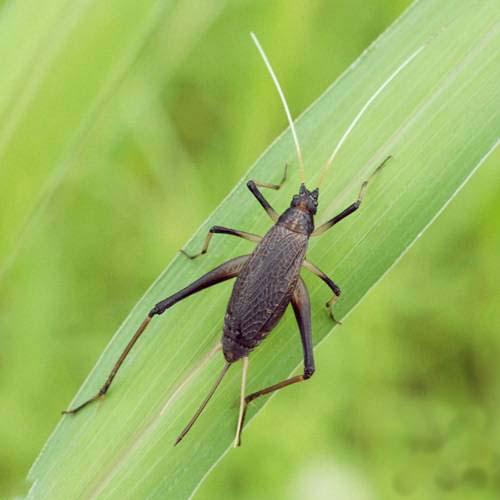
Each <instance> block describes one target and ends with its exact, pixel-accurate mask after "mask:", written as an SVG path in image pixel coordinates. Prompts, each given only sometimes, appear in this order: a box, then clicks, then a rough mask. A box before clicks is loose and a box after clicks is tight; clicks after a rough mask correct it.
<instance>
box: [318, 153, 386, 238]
mask: <svg viewBox="0 0 500 500" xmlns="http://www.w3.org/2000/svg"><path fill="white" fill-rule="evenodd" d="M391 158H392V156H388V157H387V158H386V159H385V160H384V161H383V162H382V163H381V164H380V165H379V166H378V167H377V168H376V169H375V170H374V171H373V172H372V174H371V175H370V177H368V179H367V180H366V181H365V182H363V184H361V189H360V190H359V194H358V199H357V200H356V201H355V202H354V203H352V204H351V205H349V206H348V207H347V208H346V209H345V210H342V212H340V213H339V214H338V215H336V216H335V217H333V218H332V219H330V220H329V221H327V222H325V223H324V224H322V225H321V226H319V227H318V229H316V231H314V232H313V233H312V234H311V236H319V235H320V234H323V233H324V232H326V231H328V229H330V228H331V227H333V226H335V224H338V223H339V222H340V221H341V220H343V219H345V218H346V217H348V216H349V215H351V214H352V213H353V212H355V211H356V210H357V209H358V208H359V207H360V205H361V202H362V201H363V198H364V197H365V194H366V190H367V188H368V184H369V183H370V181H371V180H372V178H373V177H374V176H375V175H376V174H377V173H378V172H380V170H382V168H383V167H384V165H385V164H386V163H387V162H388V161H389V160H390V159H391Z"/></svg>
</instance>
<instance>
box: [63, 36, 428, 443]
mask: <svg viewBox="0 0 500 500" xmlns="http://www.w3.org/2000/svg"><path fill="white" fill-rule="evenodd" d="M251 37H252V39H253V41H254V43H255V45H256V47H257V49H258V51H259V53H260V55H261V56H262V59H263V60H264V63H265V65H266V67H267V70H268V71H269V74H270V76H271V78H272V80H273V83H274V85H275V86H276V89H277V91H278V94H279V97H280V99H281V101H282V104H283V107H284V110H285V114H286V117H287V120H288V124H289V126H290V131H291V134H292V137H293V142H294V144H295V149H296V153H297V160H298V164H299V169H300V177H301V184H300V187H299V189H298V192H297V194H295V195H294V196H293V197H292V200H291V202H290V206H289V207H288V208H287V209H286V210H285V211H284V212H283V213H282V214H281V215H280V214H278V212H276V211H275V209H274V208H273V207H272V206H271V205H270V204H269V202H268V201H267V200H266V198H265V197H264V195H263V194H262V192H261V190H260V189H259V188H268V189H274V190H278V189H280V188H281V186H282V185H283V183H284V182H286V178H287V166H285V168H284V175H283V178H282V180H281V182H280V183H279V184H272V183H268V182H259V181H256V180H250V181H248V182H247V187H248V189H249V190H250V192H251V193H252V194H253V196H254V197H255V198H256V199H257V201H258V202H259V203H260V205H261V206H262V208H263V209H264V210H265V212H266V213H267V215H268V216H269V217H270V219H271V220H272V222H273V225H272V226H271V228H270V229H269V230H268V232H267V233H266V234H265V235H264V236H263V237H262V236H259V235H257V234H253V233H248V232H245V231H240V230H236V229H231V228H228V227H223V226H213V227H211V228H210V230H209V232H208V234H207V236H206V238H205V241H204V244H203V247H202V248H201V251H200V252H198V253H195V254H189V253H188V252H186V251H184V250H181V252H182V253H183V254H184V255H185V256H186V257H187V258H189V259H196V258H198V257H200V256H202V255H204V254H205V253H207V251H208V249H209V245H210V241H211V239H212V236H213V235H214V234H225V235H231V236H236V237H238V238H244V239H246V240H250V241H252V242H254V243H256V247H255V249H254V251H253V252H252V253H251V254H250V255H244V256H241V257H236V258H233V259H231V260H228V261H227V262H224V263H223V264H221V265H219V266H218V267H216V268H215V269H213V270H211V271H210V272H208V273H206V274H205V275H203V276H201V277H200V278H199V279H197V280H196V281H194V282H193V283H191V284H190V285H188V286H186V287H185V288H183V289H182V290H180V291H178V292H177V293H174V294H173V295H171V296H169V297H167V298H166V299H164V300H162V301H161V302H158V303H157V304H156V305H155V306H154V307H153V308H152V309H151V311H150V312H149V313H148V315H147V316H146V318H145V319H144V321H143V322H142V323H141V325H140V326H139V328H138V329H137V331H136V332H135V334H134V335H133V336H132V338H131V339H130V341H129V342H128V344H127V346H126V347H125V349H124V351H123V352H122V354H121V355H120V357H119V358H118V360H117V361H116V363H115V365H114V366H113V368H112V370H111V372H110V374H109V376H108V378H107V379H106V381H105V383H104V385H103V386H102V387H101V388H100V389H99V391H98V392H97V394H95V396H93V397H91V398H90V399H88V400H87V401H85V402H83V403H81V404H80V405H78V406H76V407H74V408H72V409H68V410H65V411H63V412H62V413H63V414H73V415H74V414H76V413H78V412H79V411H80V410H82V409H83V408H84V407H86V406H87V405H89V404H90V403H92V402H94V401H97V400H99V399H101V398H103V397H104V396H105V395H106V393H107V392H108V390H109V388H110V387H111V384H112V382H113V380H114V378H115V376H116V374H117V373H118V370H119V369H120V367H121V366H122V364H123V362H124V361H125V359H126V357H127V355H128V354H129V352H130V351H131V349H132V348H133V346H134V345H135V343H136V342H137V340H138V339H139V338H140V336H141V335H142V334H143V333H144V331H145V330H146V328H147V326H148V325H149V323H150V322H151V320H152V319H153V318H154V317H155V316H160V315H162V314H163V313H164V312H165V311H166V310H167V309H169V308H171V307H172V306H173V305H175V304H177V303H178V302H180V301H181V300H183V299H185V298H186V297H189V296H191V295H193V294H195V293H197V292H199V291H201V290H204V289H205V288H208V287H211V286H213V285H216V284H218V283H222V282H224V281H226V280H229V279H232V278H236V281H235V283H234V286H233V289H232V293H231V296H230V299H229V303H228V306H227V310H226V314H225V317H224V325H223V333H222V339H221V341H220V342H219V343H218V344H217V346H216V348H215V349H214V351H213V352H214V353H215V352H218V351H220V350H222V353H223V355H224V360H225V363H224V366H223V368H222V370H221V372H220V374H219V375H218V377H217V379H216V381H215V383H214V384H213V386H212V388H211V390H210V392H209V394H208V395H207V397H206V398H205V400H204V401H203V402H202V403H201V405H200V406H199V408H198V410H197V411H196V412H195V414H194V416H193V417H192V418H191V420H190V421H189V422H188V424H187V425H186V427H185V428H184V429H183V430H182V431H181V432H180V434H179V435H178V437H177V439H176V441H175V445H177V444H178V443H179V442H180V441H181V440H182V439H183V438H184V437H185V436H186V434H187V433H188V432H189V431H190V429H191V428H192V426H193V425H194V423H195V422H196V420H197V419H198V417H199V416H200V415H201V413H202V412H203V410H204V409H205V407H206V406H207V404H208V402H209V401H210V399H211V398H212V396H213V395H214V393H215V392H216V390H217V388H218V387H219V385H220V383H221V382H222V380H223V378H224V376H225V375H226V373H227V372H228V370H229V368H230V367H231V366H232V365H233V364H235V363H236V362H238V361H240V360H241V366H242V379H241V395H240V405H239V416H238V420H237V424H236V436H235V440H234V446H235V447H237V446H240V445H241V435H242V430H243V426H244V423H245V416H246V413H247V408H248V405H249V404H250V403H251V402H252V401H254V400H256V399H257V398H260V397H262V396H264V395H267V394H270V393H272V392H274V391H278V390H279V389H283V388H284V387H287V386H290V385H292V384H296V383H299V382H302V381H305V380H308V379H310V378H311V377H312V376H313V374H314V372H315V363H314V352H313V340H312V324H311V302H310V298H309V293H308V290H307V287H306V284H305V282H304V280H303V279H302V278H301V276H300V271H301V269H303V268H305V269H307V270H308V271H310V272H312V273H313V274H314V275H316V276H317V277H318V278H319V279H320V280H322V281H323V282H324V283H325V284H326V285H327V286H328V287H329V288H330V290H331V292H332V296H331V298H330V299H329V300H328V301H327V302H326V307H327V309H328V311H329V314H330V317H331V318H332V320H333V321H335V318H334V315H333V312H332V310H333V306H334V304H335V302H336V300H337V299H338V297H339V296H340V293H341V291H340V287H339V286H338V285H337V284H336V283H335V282H334V281H333V280H332V279H331V278H330V277H329V276H327V275H326V274H325V273H324V272H323V271H321V270H320V269H319V268H318V267H317V266H316V265H314V264H313V263H312V262H311V261H309V260H308V259H307V258H306V252H307V247H308V242H309V238H311V237H317V236H320V235H322V234H323V233H325V232H326V231H328V230H329V229H330V228H332V227H334V226H335V225H336V224H338V223H339V222H341V221H343V220H344V219H346V218H347V217H349V216H350V215H351V214H353V213H354V212H356V211H357V210H358V209H359V207H360V206H361V203H362V201H363V199H364V196H365V194H366V191H367V188H368V185H369V184H370V182H371V181H372V179H373V178H374V176H375V175H376V174H377V173H378V172H380V170H381V169H382V168H383V167H384V165H385V164H386V163H387V162H388V161H389V160H390V159H391V156H387V157H386V158H385V159H384V160H383V161H382V162H381V163H380V164H379V166H378V167H377V168H375V169H374V171H373V172H372V174H371V175H370V176H369V177H368V178H367V179H366V180H365V181H364V182H363V183H362V184H361V187H360V190H359V194H358V197H357V198H356V200H355V201H354V202H353V203H352V204H350V205H349V206H348V207H347V208H345V209H344V210H342V211H341V212H340V213H338V214H337V215H335V216H334V217H332V218H331V219H329V220H327V221H326V222H324V223H323V224H321V225H319V227H317V228H316V227H315V225H314V218H315V216H316V212H317V209H318V200H319V186H320V185H321V182H322V180H323V179H324V177H325V175H326V173H327V171H328V169H329V168H330V166H331V164H332V163H333V161H334V158H335V157H336V155H337V153H338V151H339V149H340V148H341V147H342V144H343V143H344V142H345V140H346V139H347V137H348V136H349V135H350V133H351V132H352V130H353V129H354V127H355V126H356V124H357V123H358V122H359V120H360V119H361V117H362V116H363V114H364V113H365V112H366V110H367V108H368V107H369V106H370V105H371V103H372V102H373V101H374V100H375V99H376V98H377V96H378V95H379V94H380V93H381V92H382V91H383V90H384V89H385V88H386V87H387V86H388V85H389V83H390V82H391V81H392V80H393V79H394V78H396V76H397V75H398V74H399V73H400V72H401V71H402V70H403V69H404V68H405V67H406V66H407V65H408V64H409V63H410V62H411V61H412V60H413V59H414V58H415V57H416V56H417V55H418V54H419V53H420V51H421V50H423V48H424V47H420V48H419V49H418V50H416V51H415V52H413V54H411V55H410V56H409V57H408V58H407V59H406V60H405V61H404V62H403V63H402V64H401V65H400V66H399V67H397V69H396V70H395V71H394V72H393V73H392V74H391V75H390V76H389V77H388V78H387V79H386V80H385V81H384V83H383V84H382V85H381V86H380V87H379V88H378V89H377V90H376V92H375V93H374V94H373V95H372V96H371V97H370V99H369V100H368V101H367V102H366V103H365V105H364V106H363V107H362V109H361V110H360V111H359V112H358V113H357V115H356V116H355V118H354V119H353V121H352V122H351V124H350V125H349V127H348V128H347V130H346V131H345V132H344V134H343V135H342V137H341V138H340V140H339V142H338V143H337V145H336V146H335V148H334V150H333V152H332V154H331V155H330V157H329V158H328V160H327V161H326V163H325V165H324V167H323V168H322V170H321V171H320V177H319V182H318V185H317V187H315V189H312V190H310V189H308V188H307V187H306V184H305V173H304V161H303V157H302V152H301V148H300V144H299V140H298V137H297V133H296V129H295V125H294V121H293V119H292V116H291V114H290V110H289V107H288V104H287V102H286V99H285V96H284V94H283V91H282V89H281V86H280V84H279V82H278V79H277V77H276V75H275V73H274V70H273V68H272V67H271V64H270V62H269V60H268V58H267V56H266V54H265V52H264V50H263V49H262V47H261V45H260V43H259V41H258V39H257V37H256V36H255V34H254V33H251ZM290 304H291V306H292V309H293V312H294V315H295V318H296V321H297V326H298V329H299V333H300V340H301V343H302V349H303V362H304V370H303V373H302V374H301V375H296V376H293V377H291V378H288V379H285V380H282V381H280V382H277V383H275V384H274V385H271V386H269V387H265V388H263V389H261V390H259V391H256V392H253V393H251V394H249V395H246V381H247V375H248V367H249V361H248V359H249V355H250V353H251V352H252V351H253V350H254V349H255V348H256V347H258V346H259V345H260V344H261V342H262V341H263V340H264V339H265V338H266V337H267V336H268V335H269V334H270V333H271V331H272V330H273V329H274V328H275V327H276V325H277V324H278V322H279V321H280V319H281V318H282V317H283V315H284V313H285V311H286V309H287V308H288V306H289V305H290Z"/></svg>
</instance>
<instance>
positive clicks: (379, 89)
mask: <svg viewBox="0 0 500 500" xmlns="http://www.w3.org/2000/svg"><path fill="white" fill-rule="evenodd" d="M424 48H425V45H422V46H421V47H420V48H418V49H417V50H416V51H415V52H413V54H411V55H410V56H409V57H408V58H406V59H405V60H404V61H403V63H402V64H400V65H399V67H398V68H397V69H396V70H395V71H394V72H393V73H392V74H391V75H390V76H389V78H387V80H385V82H384V83H383V84H382V85H381V86H380V87H379V88H378V89H377V90H376V91H375V93H374V94H373V95H372V96H371V97H370V98H369V99H368V101H366V103H365V105H364V106H363V107H362V108H361V110H360V111H359V113H358V114H357V115H356V116H355V117H354V120H353V121H352V122H351V124H350V125H349V126H348V127H347V130H346V131H345V132H344V134H343V135H342V137H341V138H340V140H339V142H338V144H337V146H336V147H335V149H334V150H333V153H332V154H331V155H330V157H329V158H328V160H327V162H326V163H325V166H324V167H323V169H322V170H321V173H320V177H319V181H318V187H319V185H320V184H321V183H322V182H323V180H324V178H325V175H326V172H327V170H328V168H329V167H330V166H331V164H332V163H333V160H334V159H335V157H336V156H337V153H338V152H339V149H340V148H341V147H342V144H344V142H345V141H346V139H347V137H348V136H349V134H350V133H351V132H352V130H353V128H354V127H355V126H356V125H357V123H358V122H359V120H360V119H361V117H362V116H363V115H364V114H365V112H366V110H367V109H368V107H369V106H370V104H372V102H373V101H374V100H375V99H376V98H377V97H378V96H379V95H380V94H381V92H382V91H383V90H384V89H385V88H386V87H387V85H389V83H391V82H392V80H394V78H396V76H398V74H399V73H400V72H401V71H402V70H403V69H404V68H405V67H406V66H408V64H410V63H411V61H413V59H415V57H417V56H418V54H420V52H422V50H424Z"/></svg>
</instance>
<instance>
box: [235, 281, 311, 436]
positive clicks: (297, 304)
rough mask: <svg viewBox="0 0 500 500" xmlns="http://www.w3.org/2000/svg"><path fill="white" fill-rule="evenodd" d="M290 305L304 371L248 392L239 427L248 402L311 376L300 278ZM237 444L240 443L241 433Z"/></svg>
mask: <svg viewBox="0 0 500 500" xmlns="http://www.w3.org/2000/svg"><path fill="white" fill-rule="evenodd" d="M292 307H293V312H294V313H295V318H296V320H297V324H298V326H299V330H300V338H301V340H302V348H303V351H304V373H303V374H302V375H296V376H295V377H291V378H288V379H286V380H283V381H281V382H278V383H277V384H274V385H271V386H269V387H266V388H265V389H261V390H260V391H257V392H254V393H252V394H249V395H248V396H247V397H246V398H245V403H244V407H243V412H242V413H243V414H242V416H241V427H243V423H244V421H245V417H246V412H247V409H248V404H249V403H250V402H252V401H254V400H255V399H257V398H260V397H261V396H264V395H266V394H270V393H271V392H274V391H277V390H279V389H282V388H283V387H287V386H289V385H292V384H296V383H298V382H302V381H304V380H307V379H309V378H311V377H312V376H313V374H314V371H315V367H314V352H313V343H312V330H311V302H310V300H309V293H308V291H307V288H306V285H305V283H304V281H303V280H302V278H299V281H298V282H297V286H296V288H295V291H294V292H293V296H292ZM237 445H238V446H239V445H241V434H240V439H239V441H238V443H237Z"/></svg>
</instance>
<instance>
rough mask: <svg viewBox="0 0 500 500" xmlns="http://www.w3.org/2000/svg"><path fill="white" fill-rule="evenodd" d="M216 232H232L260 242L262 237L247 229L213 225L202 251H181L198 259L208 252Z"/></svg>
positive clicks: (240, 236)
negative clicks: (192, 252)
mask: <svg viewBox="0 0 500 500" xmlns="http://www.w3.org/2000/svg"><path fill="white" fill-rule="evenodd" d="M214 234H230V235H232V236H238V238H244V239H245V240H249V241H254V242H256V243H258V242H259V241H260V240H261V239H262V237H261V236H259V235H258V234H253V233H247V232H245V231H238V230H236V229H230V228H229V227H222V226H212V227H211V228H210V229H209V230H208V234H207V237H206V238H205V242H204V243H203V247H202V248H201V251H200V252H198V253H195V254H189V253H187V252H186V251H185V250H181V253H182V254H183V255H185V256H186V257H187V258H188V259H196V257H199V256H200V255H204V254H206V253H207V251H208V245H209V244H210V240H211V239H212V236H213V235H214Z"/></svg>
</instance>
